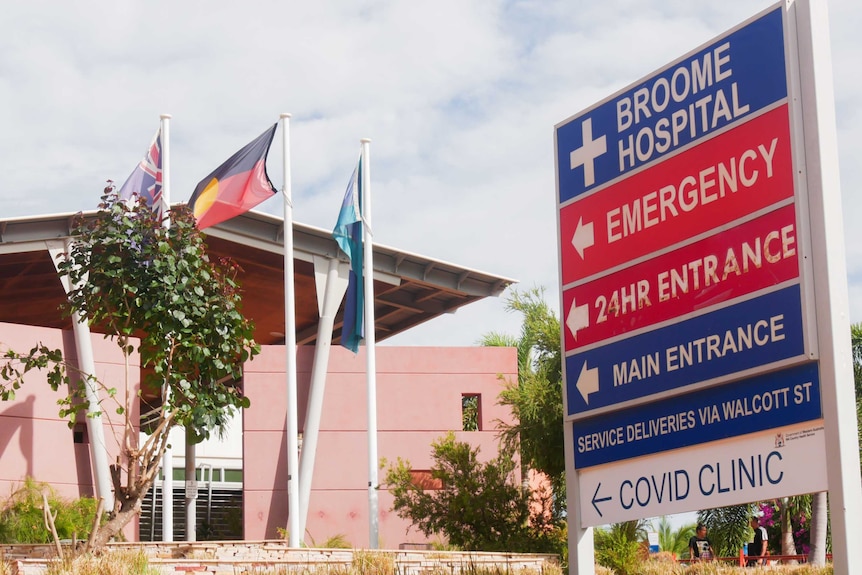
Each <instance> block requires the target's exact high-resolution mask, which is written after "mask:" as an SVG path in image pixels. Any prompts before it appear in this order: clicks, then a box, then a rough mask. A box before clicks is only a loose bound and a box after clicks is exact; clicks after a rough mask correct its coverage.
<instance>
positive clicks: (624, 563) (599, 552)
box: [593, 521, 643, 575]
mask: <svg viewBox="0 0 862 575" xmlns="http://www.w3.org/2000/svg"><path fill="white" fill-rule="evenodd" d="M642 527H643V524H642V523H641V522H639V521H627V522H625V523H615V524H613V525H611V526H610V527H609V528H607V529H603V528H596V529H594V530H593V538H594V539H593V544H594V546H595V550H596V562H598V563H599V564H600V565H603V566H605V567H608V568H610V569H612V570H613V571H614V573H616V574H617V575H637V573H638V572H639V568H640V565H641V558H640V548H641V545H640V542H639V535H640V534H641V533H640V530H641V529H642Z"/></svg>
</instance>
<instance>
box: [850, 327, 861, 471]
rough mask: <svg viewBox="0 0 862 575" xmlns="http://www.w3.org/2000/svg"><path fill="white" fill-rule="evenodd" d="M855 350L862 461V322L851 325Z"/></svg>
mask: <svg viewBox="0 0 862 575" xmlns="http://www.w3.org/2000/svg"><path fill="white" fill-rule="evenodd" d="M850 346H851V350H852V352H853V381H854V384H855V388H856V432H857V433H858V439H859V461H860V462H862V323H854V324H853V325H851V326H850Z"/></svg>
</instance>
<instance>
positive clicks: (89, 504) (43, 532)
mask: <svg viewBox="0 0 862 575" xmlns="http://www.w3.org/2000/svg"><path fill="white" fill-rule="evenodd" d="M43 493H44V494H45V495H46V496H47V497H48V506H49V507H50V508H51V512H52V513H56V514H57V517H56V519H55V520H54V525H55V527H56V529H57V536H58V537H59V538H60V539H73V538H76V537H77V538H78V539H79V540H82V539H86V538H87V537H88V536H89V534H90V529H91V528H92V526H93V519H94V518H95V517H96V505H97V503H96V501H95V500H94V499H92V498H90V497H82V498H80V499H76V500H73V501H69V500H66V499H63V498H61V497H59V496H58V495H57V493H56V492H55V491H54V490H53V489H52V488H51V486H49V485H48V484H47V483H40V482H38V481H36V480H35V479H32V478H27V479H25V480H24V484H23V485H22V486H21V487H20V488H18V489H16V490H15V491H13V492H12V493H11V495H9V497H8V498H7V499H6V500H5V501H3V503H2V505H0V542H2V543H51V542H53V535H51V532H50V531H49V530H48V528H47V527H46V526H45V519H44V511H43V501H42V494H43Z"/></svg>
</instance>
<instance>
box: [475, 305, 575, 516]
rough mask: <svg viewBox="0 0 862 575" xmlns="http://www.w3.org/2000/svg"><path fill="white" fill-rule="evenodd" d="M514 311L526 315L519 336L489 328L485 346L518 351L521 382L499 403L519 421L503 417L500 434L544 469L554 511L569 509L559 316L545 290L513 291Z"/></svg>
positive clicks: (530, 462) (529, 463)
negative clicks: (510, 420)
mask: <svg viewBox="0 0 862 575" xmlns="http://www.w3.org/2000/svg"><path fill="white" fill-rule="evenodd" d="M506 305H507V309H508V310H509V311H514V312H518V313H520V314H521V315H522V316H523V324H522V326H521V333H520V336H519V337H518V338H513V337H511V336H506V335H501V334H497V333H489V334H486V335H484V336H483V338H482V340H481V343H482V345H486V346H498V345H506V346H514V347H516V348H517V350H518V381H517V382H508V383H507V385H506V388H505V389H504V390H503V391H502V393H501V394H500V405H504V406H508V407H509V409H511V411H512V415H513V416H514V418H515V423H514V424H511V425H509V424H506V423H504V422H498V423H499V425H500V434H501V439H502V440H503V442H504V444H506V445H507V446H510V447H513V448H515V449H518V450H519V451H520V454H521V460H522V462H523V463H524V465H526V466H528V467H530V468H531V469H535V470H536V471H540V472H542V473H544V474H545V475H546V476H547V477H548V478H549V480H550V481H551V485H552V487H553V491H554V495H555V497H554V503H555V507H554V514H555V516H556V517H559V518H561V517H563V516H564V514H565V511H564V510H565V469H566V461H565V449H564V447H563V389H562V367H561V366H562V364H561V355H560V321H559V319H558V318H557V316H556V314H555V313H554V311H553V310H552V309H551V308H550V307H549V306H548V304H547V303H546V302H545V301H544V290H543V289H541V288H533V289H531V290H529V291H527V292H524V293H521V292H518V291H513V292H512V294H511V296H510V297H509V299H508V300H507V302H506Z"/></svg>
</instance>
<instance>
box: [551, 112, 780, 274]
mask: <svg viewBox="0 0 862 575" xmlns="http://www.w3.org/2000/svg"><path fill="white" fill-rule="evenodd" d="M790 144H791V142H790V126H789V117H788V108H787V105H786V104H785V105H782V106H780V107H778V108H776V109H774V110H772V111H770V112H767V113H765V114H763V115H761V116H759V117H757V118H754V119H752V120H750V121H748V122H745V123H743V124H741V125H740V126H739V127H737V128H734V129H732V130H729V131H728V132H725V133H723V134H721V135H718V136H716V137H714V138H711V139H709V140H706V141H705V142H703V143H702V144H699V145H697V146H695V147H693V148H691V149H689V150H687V151H685V152H683V153H681V154H679V155H677V156H674V157H672V158H669V159H667V160H665V161H663V162H660V163H659V164H657V165H655V166H653V167H651V168H649V169H647V170H644V171H642V172H639V173H637V174H635V175H633V176H631V177H629V178H626V179H624V180H622V181H620V182H618V183H616V184H614V185H611V186H609V187H608V188H605V189H603V190H601V191H600V192H598V193H595V194H592V195H590V196H587V197H585V198H583V199H581V200H577V201H575V202H573V203H571V204H568V205H566V206H565V207H563V208H561V210H560V235H561V242H562V279H563V281H562V283H563V286H566V285H567V284H570V283H572V282H575V281H577V280H579V279H582V278H585V277H588V276H590V275H593V274H596V273H599V272H601V271H604V270H607V269H610V268H612V267H614V266H617V265H620V264H623V263H625V262H628V261H631V260H634V259H636V258H639V257H642V256H644V255H646V254H649V253H652V252H655V251H657V250H660V249H662V248H665V247H667V246H670V245H673V244H675V243H677V242H680V241H682V240H685V239H687V238H690V237H693V236H695V235H698V234H701V233H704V232H707V231H709V230H711V229H714V228H716V227H719V226H721V225H724V224H727V223H729V222H732V221H734V220H736V219H738V218H741V217H744V216H745V215H747V214H750V213H752V212H755V211H757V210H759V209H762V208H765V207H768V206H770V205H772V204H775V203H776V202H779V201H781V200H783V199H785V198H790V197H792V196H793V167H792V160H791V148H790Z"/></svg>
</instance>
